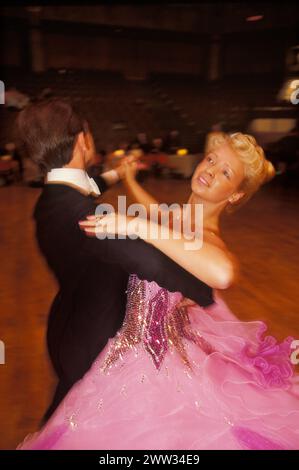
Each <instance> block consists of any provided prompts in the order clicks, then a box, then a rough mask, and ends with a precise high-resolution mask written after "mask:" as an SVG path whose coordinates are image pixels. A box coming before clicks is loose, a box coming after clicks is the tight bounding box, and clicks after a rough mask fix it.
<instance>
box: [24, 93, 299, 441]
mask: <svg viewBox="0 0 299 470" xmlns="http://www.w3.org/2000/svg"><path fill="white" fill-rule="evenodd" d="M18 126H19V132H20V138H21V140H22V142H23V145H24V148H25V149H26V151H27V152H28V154H29V155H30V157H31V158H32V159H33V160H34V161H35V162H36V163H38V164H39V165H40V167H41V168H42V169H43V171H45V172H46V173H47V177H46V184H45V187H44V189H43V190H42V193H41V196H40V198H39V200H38V202H37V205H36V207H35V211H34V218H35V222H36V234H37V240H38V244H39V247H40V250H41V252H42V253H43V255H44V256H45V258H46V260H47V262H48V265H49V267H50V269H51V270H52V271H53V272H54V274H55V276H56V279H57V282H58V285H59V291H58V293H57V295H56V297H55V299H54V302H53V304H52V307H51V310H50V315H49V323H48V333H47V340H48V349H49V355H50V358H51V361H52V364H53V367H54V370H55V372H56V374H57V376H58V385H57V389H56V393H55V395H54V398H53V402H52V404H51V405H50V407H49V409H48V411H47V412H46V415H45V419H44V424H43V426H42V428H41V429H40V430H39V431H37V432H35V433H34V434H30V435H29V436H27V437H26V438H25V440H24V441H23V443H22V444H20V445H19V447H18V448H19V449H45V450H46V449H47V450H48V449H109V450H111V449H121V450H123V449H130V450H132V449H190V450H191V449H194V450H200V449H277V450H281V449H298V448H299V407H298V404H299V383H298V375H296V374H295V372H294V365H293V364H292V361H291V354H292V342H293V338H291V337H288V338H286V339H285V340H284V341H283V342H281V343H279V342H278V341H277V340H276V339H275V338H274V337H272V336H266V335H265V333H266V330H267V326H266V325H265V323H264V322H262V321H258V320H257V321H251V322H243V321H240V320H239V319H238V318H237V317H236V316H235V315H234V314H233V313H232V312H231V311H230V310H229V308H228V307H227V306H226V304H225V303H224V301H223V300H222V299H221V297H220V296H219V293H218V290H221V289H226V288H228V287H229V286H230V285H231V284H232V283H233V282H234V281H235V279H236V277H237V269H238V268H237V266H238V263H237V260H236V258H235V256H234V255H233V254H232V253H231V252H230V250H229V248H228V247H227V246H226V244H225V243H224V241H223V240H222V236H221V231H220V224H219V219H220V216H221V214H222V213H223V212H224V211H227V210H234V209H236V208H238V207H239V206H241V205H242V204H244V203H245V202H246V201H247V200H248V199H249V198H250V197H251V196H252V195H253V194H254V193H255V192H256V191H257V190H258V189H259V188H260V187H261V185H262V184H264V183H265V182H266V181H268V180H269V179H271V178H272V176H273V174H274V170H273V166H272V164H271V163H270V162H269V161H268V160H267V159H266V158H265V155H264V152H263V150H262V148H261V147H259V146H258V144H257V143H256V141H255V139H254V138H253V137H252V136H249V135H246V134H242V133H240V132H237V133H234V134H232V135H228V134H223V133H221V134H220V133H218V134H215V137H214V138H213V139H210V141H209V146H208V148H207V150H206V154H205V155H204V158H203V159H202V161H201V162H200V163H199V164H198V166H197V168H196V170H195V172H194V175H193V177H192V180H191V194H190V196H189V199H188V204H189V205H190V207H191V211H190V214H189V216H190V220H189V221H188V222H189V223H190V226H191V227H192V226H194V223H195V222H194V221H195V211H196V208H197V205H198V204H201V207H202V210H203V230H202V235H203V243H202V246H201V248H200V249H198V250H196V251H195V250H186V249H185V242H186V240H184V233H182V236H181V237H180V238H176V237H174V236H171V235H172V234H173V231H172V229H173V227H174V219H175V217H176V216H175V215H174V216H173V218H172V228H171V227H170V238H169V239H167V240H165V239H163V238H162V237H153V238H150V233H151V230H149V228H150V225H151V227H152V225H153V222H152V221H150V220H147V219H145V218H144V219H143V220H140V219H139V221H138V224H139V227H138V229H139V230H138V237H137V238H136V239H133V237H131V236H130V235H131V233H130V227H132V219H131V218H130V217H127V216H125V215H123V214H118V213H116V214H108V215H106V216H104V217H102V218H101V219H100V221H99V220H98V219H97V218H96V217H95V215H94V214H95V212H96V198H95V197H94V195H96V196H98V195H99V192H100V190H101V191H103V188H102V189H100V190H99V186H101V184H102V181H101V180H102V179H103V177H101V178H99V179H97V178H95V180H92V181H90V179H89V178H88V176H87V174H86V169H87V167H88V164H89V162H90V160H91V159H92V155H93V153H94V143H93V137H92V133H91V131H90V129H89V128H88V126H87V124H86V122H85V121H84V120H83V119H82V118H81V117H80V116H79V114H78V113H77V112H76V111H75V110H74V109H73V107H72V106H71V105H70V104H69V103H67V102H64V101H60V100H51V101H48V102H45V103H39V104H34V105H31V106H29V107H27V108H26V109H25V110H23V111H22V112H21V113H20V116H19V120H18ZM122 171H123V174H124V183H125V186H126V187H127V189H128V191H129V192H130V194H131V196H132V197H133V198H134V199H135V201H136V202H138V203H140V204H142V205H143V206H145V207H146V208H147V213H149V209H150V206H151V204H157V201H156V200H155V199H154V198H153V197H152V196H151V195H150V194H149V193H147V192H146V191H145V190H144V189H143V188H142V187H141V186H140V184H139V183H138V182H137V181H136V173H137V164H136V162H134V161H133V162H132V161H128V162H126V163H124V167H123V169H122ZM53 175H54V176H53ZM104 189H105V188H104ZM158 215H159V216H161V215H162V214H158ZM177 216H182V217H184V214H180V213H178V214H177ZM160 220H161V217H158V222H156V223H157V224H158V223H159V221H160ZM116 232H119V233H121V234H122V237H119V238H118V237H117V234H118V233H116ZM103 233H106V234H107V233H108V234H111V235H113V234H115V235H116V236H115V238H114V239H113V238H112V237H109V236H106V237H104V236H101V237H99V234H103ZM124 234H126V236H125V237H124ZM96 235H98V236H96ZM98 238H100V239H98ZM188 241H189V240H188Z"/></svg>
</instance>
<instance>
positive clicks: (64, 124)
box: [17, 98, 88, 172]
mask: <svg viewBox="0 0 299 470" xmlns="http://www.w3.org/2000/svg"><path fill="white" fill-rule="evenodd" d="M82 131H83V132H86V131H88V125H87V122H86V121H84V120H83V119H82V118H81V116H80V115H79V113H78V112H77V111H75V110H74V108H73V106H72V104H71V103H70V102H69V101H67V100H62V99H57V98H54V99H50V100H47V101H43V102H40V103H34V104H31V105H29V106H27V107H26V108H25V109H23V110H22V111H21V112H20V114H19V116H18V119H17V138H18V143H19V146H20V147H21V148H22V149H23V150H24V152H25V154H26V156H28V157H29V158H30V159H31V160H32V161H34V162H35V163H36V164H37V165H38V166H39V167H40V169H41V170H42V171H44V172H47V171H49V170H51V169H52V168H61V167H63V166H64V165H66V164H68V163H69V162H70V161H71V159H72V153H73V149H74V145H75V142H76V138H77V136H78V134H79V133H80V132H82Z"/></svg>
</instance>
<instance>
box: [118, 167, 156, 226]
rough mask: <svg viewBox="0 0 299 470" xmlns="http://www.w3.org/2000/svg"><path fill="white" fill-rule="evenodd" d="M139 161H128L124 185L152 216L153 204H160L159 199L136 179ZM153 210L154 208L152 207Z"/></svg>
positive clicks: (148, 214)
mask: <svg viewBox="0 0 299 470" xmlns="http://www.w3.org/2000/svg"><path fill="white" fill-rule="evenodd" d="M137 165H138V164H137V163H136V162H133V163H128V164H126V165H125V176H124V185H125V188H126V190H127V191H128V193H129V194H130V196H131V197H132V198H133V199H134V200H135V201H136V202H137V203H139V204H142V205H143V206H144V207H145V209H146V213H147V216H148V217H149V216H150V211H151V205H153V204H154V205H156V206H158V205H159V202H158V201H157V199H155V198H154V197H153V196H152V195H151V194H150V193H148V192H147V191H145V189H143V188H142V186H140V184H139V183H138V182H137V181H136V178H135V176H136V171H137ZM152 211H153V208H152Z"/></svg>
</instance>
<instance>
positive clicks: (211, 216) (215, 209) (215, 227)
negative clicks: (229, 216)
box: [187, 193, 223, 234]
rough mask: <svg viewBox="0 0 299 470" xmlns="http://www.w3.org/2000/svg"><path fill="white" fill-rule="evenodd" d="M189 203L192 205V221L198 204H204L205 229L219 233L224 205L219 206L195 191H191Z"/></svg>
mask: <svg viewBox="0 0 299 470" xmlns="http://www.w3.org/2000/svg"><path fill="white" fill-rule="evenodd" d="M187 202H188V204H190V205H191V222H194V221H195V211H196V206H195V205H196V204H202V207H203V228H204V229H205V230H209V231H211V232H214V233H215V234H219V219H220V214H221V212H222V210H223V206H222V205H221V206H219V205H216V204H211V203H209V202H207V201H204V200H203V199H200V198H199V197H197V196H196V195H195V194H194V193H191V195H190V197H189V199H188V201H187Z"/></svg>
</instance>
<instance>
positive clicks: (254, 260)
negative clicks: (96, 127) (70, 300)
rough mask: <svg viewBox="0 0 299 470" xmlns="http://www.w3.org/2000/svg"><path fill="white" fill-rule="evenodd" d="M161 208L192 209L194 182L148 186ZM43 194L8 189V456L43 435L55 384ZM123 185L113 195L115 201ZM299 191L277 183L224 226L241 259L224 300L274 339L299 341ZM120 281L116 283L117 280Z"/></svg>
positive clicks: (0, 211)
mask: <svg viewBox="0 0 299 470" xmlns="http://www.w3.org/2000/svg"><path fill="white" fill-rule="evenodd" d="M145 187H147V188H148V189H149V190H150V191H151V192H152V193H153V194H154V195H155V196H156V197H157V198H158V199H159V200H160V201H161V202H167V203H170V202H180V203H182V202H185V201H186V200H187V196H188V194H189V182H188V181H183V180H154V179H149V180H147V181H146V183H145ZM39 193H40V190H39V189H32V188H28V187H25V186H22V185H16V186H9V187H4V188H0V250H1V251H0V256H1V257H0V260H1V270H0V286H1V291H0V292H1V294H0V310H1V317H0V340H2V341H3V342H4V343H5V353H6V362H5V364H4V365H0V423H1V433H0V449H13V448H15V447H16V446H17V444H18V443H19V442H20V441H21V440H22V439H23V438H24V437H25V435H26V434H27V433H29V432H32V431H35V430H36V429H37V427H38V424H39V421H40V419H41V417H42V415H43V413H44V411H45V409H46V406H47V404H48V403H49V401H50V398H51V394H52V391H53V388H54V385H55V377H54V375H53V373H52V370H51V366H50V364H49V362H48V359H47V351H46V346H45V328H46V321H47V315H48V311H49V306H50V303H51V301H52V299H53V297H54V294H55V292H56V284H55V281H54V279H53V277H52V275H51V273H50V272H49V271H48V268H47V266H46V264H45V262H44V260H43V258H42V257H41V255H40V254H39V251H38V248H37V245H36V242H35V236H34V226H33V223H32V219H31V214H32V210H33V207H34V204H35V202H36V200H37V198H38V195H39ZM121 193H123V187H122V185H121V184H119V185H117V186H116V187H115V188H113V189H111V190H110V191H108V192H107V193H106V194H105V195H104V196H103V200H104V201H105V202H111V201H112V202H115V201H116V196H117V195H118V194H121ZM298 195H299V194H298V192H297V191H296V190H295V189H294V188H293V189H290V188H287V187H282V186H281V185H279V184H277V183H274V182H273V184H272V183H271V184H268V186H265V187H264V188H263V189H262V190H261V191H260V193H259V194H258V195H256V196H255V197H254V199H252V200H251V201H250V202H249V203H248V204H247V206H244V208H242V209H240V211H239V212H236V213H235V214H233V215H229V216H225V218H224V220H223V235H224V239H225V240H226V242H227V244H228V245H229V247H230V248H231V250H232V251H233V252H234V253H235V254H236V255H237V256H238V258H239V260H240V266H241V274H240V280H239V283H238V285H236V286H234V287H232V288H230V289H229V290H228V291H227V292H225V293H223V297H224V298H225V300H226V301H227V303H228V305H229V306H230V308H231V310H232V311H233V312H234V313H235V314H236V315H237V316H238V317H239V318H240V319H242V320H256V319H259V320H264V321H266V322H267V323H268V325H269V332H270V334H273V335H275V336H277V338H279V339H282V338H284V337H286V336H289V335H292V336H293V337H295V338H296V339H299V308H298V305H299V285H298V279H299V257H298V253H299V237H298V234H299V218H298ZM111 282H113V279H112V280H111Z"/></svg>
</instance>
